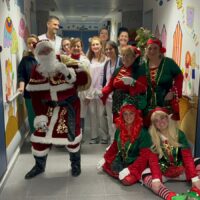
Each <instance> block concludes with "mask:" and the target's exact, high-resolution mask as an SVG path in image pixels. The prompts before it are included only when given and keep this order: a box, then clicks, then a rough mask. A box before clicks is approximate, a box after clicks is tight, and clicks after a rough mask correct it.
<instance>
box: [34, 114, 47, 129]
mask: <svg viewBox="0 0 200 200" xmlns="http://www.w3.org/2000/svg"><path fill="white" fill-rule="evenodd" d="M47 122H48V117H47V116H46V115H39V116H36V117H35V119H34V127H35V129H36V130H38V129H42V131H44V132H46V131H48V126H47Z"/></svg>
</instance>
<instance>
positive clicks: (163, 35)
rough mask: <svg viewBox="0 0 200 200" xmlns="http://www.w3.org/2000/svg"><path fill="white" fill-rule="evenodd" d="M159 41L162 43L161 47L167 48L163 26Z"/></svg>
mask: <svg viewBox="0 0 200 200" xmlns="http://www.w3.org/2000/svg"><path fill="white" fill-rule="evenodd" d="M161 41H162V45H163V47H165V48H166V47H167V30H166V27H165V25H163V28H162V31H161Z"/></svg>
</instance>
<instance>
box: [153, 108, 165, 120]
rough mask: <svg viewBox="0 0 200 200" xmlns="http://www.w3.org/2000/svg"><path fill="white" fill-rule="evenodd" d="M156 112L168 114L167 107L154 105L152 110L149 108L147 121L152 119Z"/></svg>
mask: <svg viewBox="0 0 200 200" xmlns="http://www.w3.org/2000/svg"><path fill="white" fill-rule="evenodd" d="M158 113H163V114H167V115H168V114H169V110H168V109H167V108H164V107H156V108H154V109H153V110H151V111H150V112H149V121H152V119H153V118H154V116H155V115H156V114H158Z"/></svg>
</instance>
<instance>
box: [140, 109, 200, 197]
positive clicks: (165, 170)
mask: <svg viewBox="0 0 200 200" xmlns="http://www.w3.org/2000/svg"><path fill="white" fill-rule="evenodd" d="M155 114H157V115H160V118H158V119H160V121H159V122H158V123H160V124H161V123H162V126H161V125H160V126H161V127H164V125H163V124H164V122H163V120H168V125H167V128H165V130H167V129H168V132H169V124H171V123H172V122H170V121H169V120H171V119H169V118H168V119H166V118H164V116H165V117H166V116H168V112H167V110H166V109H164V108H160V107H156V108H155V109H154V110H152V111H151V121H152V123H156V122H155V121H154V120H156V118H152V116H153V117H154V116H155ZM161 116H163V117H162V118H161ZM171 121H172V120H171ZM152 127H155V128H156V129H157V134H159V138H160V148H161V151H162V154H160V156H158V154H157V153H153V152H155V150H157V151H158V149H154V148H156V147H157V144H154V146H152V153H151V154H150V157H149V167H150V171H148V170H146V171H145V172H143V182H144V184H145V185H146V186H147V187H149V188H151V189H152V183H153V182H161V181H163V182H164V181H167V180H178V181H183V180H187V181H192V182H193V183H195V182H197V181H199V177H198V175H199V174H200V173H199V172H198V170H197V169H198V166H199V161H200V160H199V159H196V161H195V162H194V160H193V157H192V153H191V149H190V145H189V143H188V141H187V139H186V136H185V134H184V133H183V132H182V131H181V130H179V129H176V127H175V129H176V137H177V142H178V144H179V146H177V147H175V146H172V145H170V143H169V142H168V138H169V137H172V136H171V135H170V134H169V133H168V136H164V135H163V134H162V133H161V132H160V131H158V127H157V126H155V124H152ZM152 127H151V128H150V133H153V131H154V129H152ZM151 131H152V132H151ZM152 137H153V136H152ZM155 139H156V138H155ZM152 140H153V138H152ZM153 141H154V140H153ZM155 141H156V140H155ZM191 191H192V192H196V193H197V194H198V195H199V194H200V190H199V189H198V188H196V187H194V186H193V187H192V189H191ZM158 195H159V196H161V197H163V198H164V199H167V200H171V199H178V197H176V198H175V197H174V196H176V194H175V193H174V192H171V191H169V190H168V189H167V188H166V187H165V186H164V185H163V186H162V187H161V188H160V189H159V191H158ZM172 197H173V198H172ZM179 199H181V197H180V196H179Z"/></svg>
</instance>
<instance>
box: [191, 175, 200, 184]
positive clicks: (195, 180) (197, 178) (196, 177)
mask: <svg viewBox="0 0 200 200" xmlns="http://www.w3.org/2000/svg"><path fill="white" fill-rule="evenodd" d="M191 180H192V183H195V182H197V181H199V177H198V176H195V177H194V178H191Z"/></svg>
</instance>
